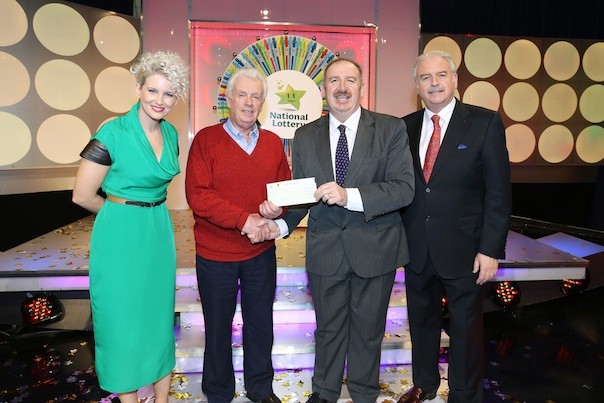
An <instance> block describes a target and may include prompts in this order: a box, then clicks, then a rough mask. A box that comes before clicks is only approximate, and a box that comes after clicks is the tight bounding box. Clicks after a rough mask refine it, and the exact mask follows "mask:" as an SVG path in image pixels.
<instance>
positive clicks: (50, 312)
mask: <svg viewBox="0 0 604 403" xmlns="http://www.w3.org/2000/svg"><path fill="white" fill-rule="evenodd" d="M63 315H64V311H63V304H61V301H59V299H58V298H57V297H56V296H54V295H53V294H49V293H46V292H43V293H37V294H35V295H32V294H30V293H27V299H26V300H25V301H23V303H22V305H21V316H22V317H23V325H24V326H27V325H38V324H41V323H52V322H57V321H59V320H61V319H62V318H63Z"/></svg>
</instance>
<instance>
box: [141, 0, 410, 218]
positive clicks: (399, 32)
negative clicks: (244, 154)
mask: <svg viewBox="0 0 604 403" xmlns="http://www.w3.org/2000/svg"><path fill="white" fill-rule="evenodd" d="M260 10H269V12H270V13H269V20H263V19H262V17H261V14H260ZM189 21H224V22H245V23H269V24H270V22H274V23H291V24H305V25H336V26H337V25H343V26H366V25H368V24H374V25H375V26H377V27H378V30H377V41H378V43H377V51H376V77H375V84H376V85H375V110H376V111H378V112H382V113H388V114H391V115H394V116H399V117H400V116H403V115H406V114H407V113H410V112H412V111H414V110H416V109H417V97H416V93H415V87H414V85H413V82H412V79H411V68H412V67H413V63H414V61H415V58H416V57H417V54H418V47H419V0H331V1H329V0H327V1H326V0H257V1H253V0H221V1H216V0H171V1H165V0H143V19H142V36H143V50H145V51H147V50H155V49H170V50H174V51H177V52H179V53H180V54H181V55H183V56H186V57H188V55H189V31H188V29H189V27H188V23H189ZM169 120H170V121H171V122H172V123H173V124H174V125H175V126H176V128H177V129H178V132H179V133H180V157H179V158H180V166H181V171H182V172H183V173H181V174H180V175H178V176H177V177H176V178H175V179H174V181H173V182H172V185H171V187H170V189H169V197H168V207H169V208H171V209H187V208H188V206H187V202H186V199H185V195H184V171H185V168H186V159H187V155H188V151H189V140H188V139H189V137H190V136H189V135H192V133H189V131H190V127H191V125H190V124H189V105H188V103H183V102H180V103H179V105H178V107H177V108H176V109H175V111H174V112H172V114H171V115H170V118H169ZM187 134H188V135H187Z"/></svg>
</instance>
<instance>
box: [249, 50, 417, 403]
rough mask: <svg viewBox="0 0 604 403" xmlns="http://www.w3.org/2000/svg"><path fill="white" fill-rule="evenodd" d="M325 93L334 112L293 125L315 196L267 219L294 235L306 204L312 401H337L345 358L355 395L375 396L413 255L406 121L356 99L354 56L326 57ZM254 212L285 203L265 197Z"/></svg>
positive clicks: (364, 402) (267, 212)
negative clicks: (396, 293) (400, 279)
mask: <svg viewBox="0 0 604 403" xmlns="http://www.w3.org/2000/svg"><path fill="white" fill-rule="evenodd" d="M321 93H322V95H323V97H324V98H325V99H326V101H327V105H328V106H329V110H330V113H329V114H328V115H326V116H323V117H321V118H319V119H318V120H316V121H314V122H311V123H309V124H307V125H305V126H303V127H301V128H299V129H298V130H297V131H296V134H295V137H294V142H293V146H292V150H293V155H292V166H293V176H294V178H295V179H299V178H311V177H314V178H315V181H316V183H317V186H318V188H317V190H316V192H315V194H314V196H315V198H316V200H317V201H318V203H317V204H314V205H312V206H310V207H309V206H304V207H302V208H300V207H299V206H298V208H290V209H289V210H288V211H287V212H286V214H285V216H284V218H283V219H282V220H277V222H276V223H277V224H279V225H280V228H279V229H278V228H277V225H276V224H275V222H273V221H271V222H270V228H271V235H272V236H286V235H287V234H289V233H291V232H292V231H293V230H294V229H295V228H296V227H297V225H298V224H299V222H300V221H301V220H302V218H304V217H305V216H306V214H307V212H309V209H310V215H309V218H308V229H307V234H306V269H307V272H308V282H309V286H310V290H311V293H312V298H313V303H314V308H315V314H316V322H317V329H316V331H315V349H316V353H315V368H314V374H313V378H312V391H313V393H312V395H311V396H310V398H309V400H308V402H310V403H319V402H335V401H337V400H338V397H339V396H340V391H341V387H342V378H343V375H344V366H345V365H347V368H348V371H347V385H348V390H349V392H350V396H351V397H352V400H353V401H354V402H355V403H374V402H375V401H376V399H377V397H378V395H379V393H380V386H379V366H380V356H381V343H382V339H383V337H384V330H385V326H386V311H387V308H388V304H389V301H390V293H391V291H392V286H393V283H394V276H395V272H396V269H397V268H398V267H401V266H403V265H405V264H407V263H408V261H409V254H408V249H407V238H406V235H405V230H404V228H403V224H402V220H401V216H400V213H399V210H400V209H401V208H402V207H404V206H406V205H408V204H409V203H411V200H413V194H414V176H413V175H414V174H413V165H412V158H411V153H410V151H409V141H408V137H407V133H406V129H405V123H404V121H403V120H401V119H397V118H395V117H393V116H388V115H384V114H379V113H375V112H370V111H368V110H366V109H364V108H362V107H361V106H360V100H361V97H362V96H364V87H363V81H362V73H361V68H360V66H359V65H358V64H357V63H355V62H353V61H351V60H346V59H336V60H335V61H333V62H331V63H330V64H329V65H328V66H327V67H326V68H325V78H324V81H323V84H322V85H321ZM338 143H340V144H338ZM343 143H346V144H343ZM342 151H344V152H342ZM334 179H336V180H334ZM338 181H339V182H340V183H338ZM260 213H261V214H262V215H264V216H265V217H268V218H273V217H277V216H278V215H279V214H280V213H281V209H280V208H279V207H276V206H275V205H273V204H272V203H270V202H268V201H265V202H264V203H263V204H262V205H261V206H260Z"/></svg>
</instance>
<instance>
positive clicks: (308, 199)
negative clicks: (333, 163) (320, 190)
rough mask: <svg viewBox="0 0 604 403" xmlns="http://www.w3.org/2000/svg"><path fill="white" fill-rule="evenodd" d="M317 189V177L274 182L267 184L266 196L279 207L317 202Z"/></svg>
mask: <svg viewBox="0 0 604 403" xmlns="http://www.w3.org/2000/svg"><path fill="white" fill-rule="evenodd" d="M316 190H317V184H316V182H315V178H303V179H293V180H290V181H281V182H274V183H268V184H267V185H266V198H267V200H268V201H270V202H272V203H273V204H274V205H276V206H279V207H283V206H295V205H297V204H308V203H316V200H315V196H313V195H314V193H315V191H316Z"/></svg>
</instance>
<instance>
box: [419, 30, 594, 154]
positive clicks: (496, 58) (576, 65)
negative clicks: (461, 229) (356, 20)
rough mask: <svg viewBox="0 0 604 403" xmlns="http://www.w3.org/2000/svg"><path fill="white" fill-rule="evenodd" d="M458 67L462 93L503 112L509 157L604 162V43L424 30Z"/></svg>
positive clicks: (430, 45) (427, 41)
mask: <svg viewBox="0 0 604 403" xmlns="http://www.w3.org/2000/svg"><path fill="white" fill-rule="evenodd" d="M421 39H422V49H423V51H424V52H425V51H429V50H437V49H440V50H444V51H446V52H448V53H449V54H450V55H451V56H452V57H453V59H454V60H455V62H456V64H457V65H458V66H459V68H458V75H459V85H458V93H457V96H458V97H459V98H460V99H461V100H462V101H463V102H466V103H469V104H474V105H479V106H484V107H486V108H489V109H494V110H497V111H499V112H500V114H501V116H502V118H503V121H504V124H505V126H506V138H507V146H508V151H509V154H510V161H511V162H512V163H515V164H525V165H568V166H577V165H597V164H602V163H603V162H604V106H603V105H604V84H603V81H604V42H598V41H595V40H579V39H554V38H518V37H505V36H489V37H483V36H474V35H446V36H444V35H436V34H422V38H421Z"/></svg>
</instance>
